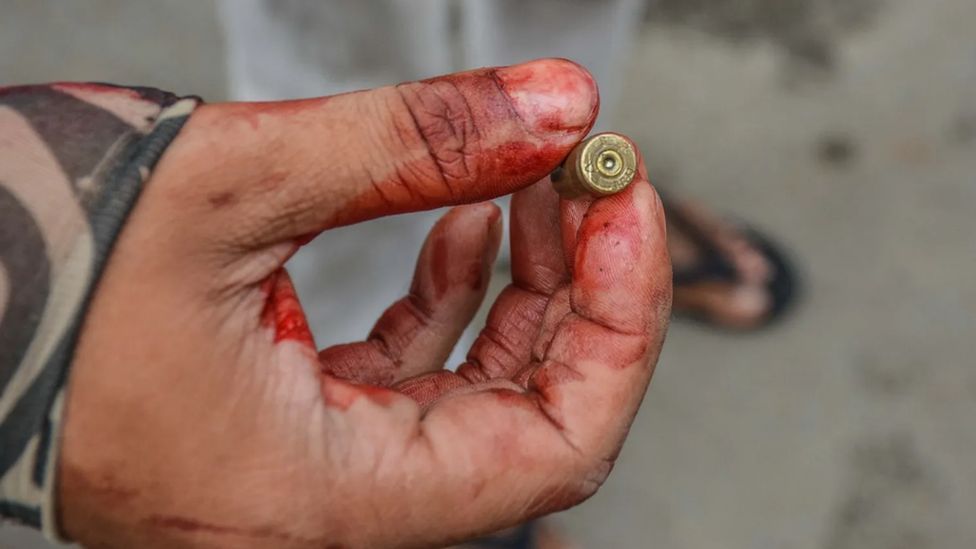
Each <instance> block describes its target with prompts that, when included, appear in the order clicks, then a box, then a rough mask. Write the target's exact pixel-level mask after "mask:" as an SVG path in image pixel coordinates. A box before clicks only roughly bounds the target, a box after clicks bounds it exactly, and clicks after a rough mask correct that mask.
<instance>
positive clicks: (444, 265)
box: [430, 236, 451, 297]
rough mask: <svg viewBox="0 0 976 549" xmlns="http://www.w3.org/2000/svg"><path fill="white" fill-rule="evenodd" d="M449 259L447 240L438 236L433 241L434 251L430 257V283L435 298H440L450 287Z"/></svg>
mask: <svg viewBox="0 0 976 549" xmlns="http://www.w3.org/2000/svg"><path fill="white" fill-rule="evenodd" d="M449 261H450V257H448V252H447V238H445V237H443V236H438V237H437V239H436V240H435V241H434V251H433V255H432V257H431V273H430V274H431V281H432V282H433V283H434V293H435V296H436V297H441V296H443V295H444V294H445V293H447V290H449V289H450V286H451V276H450V273H449V272H448V269H450V268H451V266H450V265H449Z"/></svg>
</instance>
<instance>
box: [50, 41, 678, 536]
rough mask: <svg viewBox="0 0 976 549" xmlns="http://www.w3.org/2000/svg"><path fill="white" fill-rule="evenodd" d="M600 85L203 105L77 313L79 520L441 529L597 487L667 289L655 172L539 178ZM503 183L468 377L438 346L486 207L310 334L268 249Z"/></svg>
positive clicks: (562, 75) (392, 532) (451, 319)
mask: <svg viewBox="0 0 976 549" xmlns="http://www.w3.org/2000/svg"><path fill="white" fill-rule="evenodd" d="M597 104H598V99H597V94H596V89H595V86H594V84H593V82H592V80H591V78H590V77H589V75H588V74H586V73H585V72H584V71H582V70H581V69H580V68H579V67H577V66H576V65H573V64H571V63H569V62H566V61H559V60H548V61H539V62H534V63H530V64H526V65H520V66H515V67H509V68H504V69H486V70H479V71H474V72H469V73H463V74H457V75H452V76H447V77H442V78H437V79H433V80H429V81H425V82H417V83H411V84H403V85H400V86H397V87H388V88H381V89H377V90H372V91H366V92H359V93H352V94H346V95H340V96H336V97H329V98H322V99H310V100H302V101H290V102H281V103H225V104H213V105H206V106H203V107H201V108H200V109H198V111H197V112H196V113H194V115H193V116H192V117H191V119H190V121H189V122H188V124H187V125H186V127H185V128H184V129H183V131H182V133H181V134H180V136H179V137H178V138H177V140H176V141H175V142H174V144H173V145H172V146H171V148H170V149H169V150H168V151H167V152H166V154H165V155H164V157H163V159H162V160H161V162H160V163H159V165H158V166H157V169H156V171H155V173H154V175H153V177H152V180H151V181H150V182H149V184H148V185H147V188H146V190H145V191H144V193H143V196H142V197H141V199H140V201H139V203H138V204H137V205H136V208H135V210H134V212H133V214H132V216H131V218H130V220H129V222H128V224H127V226H126V227H125V230H124V231H123V233H122V235H121V237H120V239H119V240H118V242H117V244H116V248H115V251H114V252H113V255H112V257H111V259H110V261H109V265H108V268H107V270H106V272H105V275H104V277H103V278H102V280H101V281H100V284H99V287H98V290H97V293H96V295H95V299H94V302H93V304H92V307H91V309H90V310H89V313H88V315H87V317H86V321H85V327H84V330H83V333H82V337H81V342H80V344H79V347H78V349H77V353H76V358H75V361H74V365H73V367H72V371H71V378H70V387H69V395H68V400H67V404H66V406H67V408H66V419H65V427H64V437H63V441H62V450H61V456H60V467H59V498H60V499H59V503H60V509H61V524H62V527H63V529H64V531H65V532H66V534H68V535H69V536H70V537H72V538H73V539H76V540H78V541H80V542H82V543H85V544H86V545H88V544H90V545H97V546H104V545H107V546H117V547H172V546H184V545H192V546H218V547H317V548H325V547H333V548H335V547H413V546H429V545H435V544H443V543H447V542H450V541H454V540H459V539H463V538H466V537H470V536H473V535H476V534H481V533H485V532H488V531H492V530H496V529H499V528H502V527H505V526H509V525H512V524H515V523H517V522H519V521H523V520H525V519H527V518H530V517H533V516H538V515H542V514H545V513H548V512H551V511H555V510H559V509H563V508H566V507H569V506H571V505H574V504H576V503H578V502H580V501H582V500H583V499H585V498H587V497H588V496H590V495H591V494H593V493H594V491H595V490H596V489H597V487H599V486H600V484H601V483H602V482H603V481H604V479H605V478H606V476H607V474H608V473H609V472H610V469H611V467H612V465H613V462H614V459H615V458H616V456H617V453H618V452H619V450H620V446H621V444H622V442H623V439H624V437H625V435H626V432H627V429H628V427H629V425H630V423H631V421H632V419H633V417H634V414H635V413H636V411H637V407H638V405H639V403H640V400H641V398H642V396H643V395H644V391H645V389H646V387H647V384H648V382H649V380H650V377H651V372H652V370H653V367H654V364H655V362H656V361H657V357H658V353H659V351H660V348H661V344H662V341H663V338H664V332H665V329H666V325H667V318H668V314H669V309H670V296H671V272H670V263H669V260H668V255H667V251H666V245H665V234H664V232H665V231H664V218H663V214H662V209H661V204H660V202H659V200H658V198H657V195H656V194H655V192H654V190H653V189H652V188H651V186H650V185H649V184H647V183H646V175H645V174H644V173H643V169H642V170H641V175H640V176H639V180H638V181H637V182H635V183H634V184H633V185H631V186H630V187H629V188H628V189H627V190H625V191H623V192H621V193H619V194H617V195H613V196H610V197H606V198H601V199H598V200H593V199H581V200H576V201H572V202H567V201H562V202H561V201H560V200H559V199H558V197H557V196H556V194H555V193H554V192H553V190H552V189H551V187H550V186H549V183H548V180H547V179H544V180H543V181H542V182H541V183H539V184H537V185H534V186H529V185H530V184H531V183H533V182H535V181H538V180H540V179H543V178H546V175H547V174H548V173H549V172H550V171H551V170H552V169H553V168H554V167H555V166H556V165H557V164H558V163H559V162H560V161H561V160H562V159H563V158H564V157H565V156H566V155H567V154H568V152H569V151H570V149H571V148H572V147H573V146H574V145H576V144H577V143H578V142H579V141H580V140H581V139H582V138H583V137H584V136H585V135H586V133H587V132H588V131H589V128H590V127H591V125H592V123H593V120H594V118H595V116H596V112H597ZM520 189H521V190H520ZM515 191H518V192H516V194H515V197H514V199H513V202H512V220H511V223H512V255H513V257H512V284H511V285H510V286H509V287H508V288H507V289H506V290H504V291H503V292H502V294H501V295H500V296H499V298H498V300H497V301H496V302H495V304H494V306H493V307H492V310H491V313H490V315H489V318H488V323H487V326H486V327H485V328H484V330H483V331H482V333H481V336H480V337H479V338H478V340H477V341H476V343H475V344H474V346H473V347H472V348H471V351H470V354H469V359H468V361H467V362H466V363H465V364H464V365H462V366H461V367H460V368H459V369H458V370H457V372H456V373H453V372H450V371H448V370H445V369H444V366H445V365H444V361H445V360H446V357H447V356H448V354H449V351H450V349H451V347H452V346H453V345H454V343H455V341H456V339H457V337H458V335H459V334H460V333H461V331H462V330H463V328H464V326H465V325H466V324H467V323H468V322H469V321H470V319H471V317H472V315H473V314H474V311H475V310H476V309H477V306H478V303H479V302H480V300H481V298H482V297H483V295H484V292H485V287H486V282H487V277H488V273H489V272H490V266H491V263H492V261H493V260H494V256H495V253H496V249H497V246H498V243H499V238H500V230H501V225H500V219H499V217H500V216H499V211H498V209H497V208H496V207H495V206H493V205H491V204H488V203H481V204H474V205H469V206H459V207H456V208H454V209H452V210H450V211H449V212H448V213H447V214H446V215H445V216H444V218H443V219H442V220H441V221H440V222H439V223H438V224H437V225H436V226H435V227H434V229H433V230H432V231H431V233H430V236H429V237H428V239H427V242H426V244H425V245H424V247H423V250H422V251H421V253H420V258H419V261H418V264H417V269H416V272H415V273H414V282H413V285H412V287H411V291H410V293H409V295H408V296H406V297H405V298H404V299H403V300H401V301H399V302H397V303H395V304H393V305H392V306H391V307H390V309H389V310H388V311H387V312H386V313H385V314H384V315H383V316H382V317H381V318H380V319H379V321H378V323H377V325H376V327H375V329H374V331H373V332H372V334H371V335H370V336H369V338H368V339H367V340H365V341H363V342H359V343H351V344H347V345H340V346H336V347H332V348H329V349H325V350H324V351H321V352H318V351H317V349H316V347H315V345H314V342H313V338H312V334H311V333H310V332H309V330H308V327H307V325H306V322H305V317H304V314H303V313H302V310H301V307H300V305H299V303H298V300H297V298H296V296H295V293H294V290H293V289H292V286H291V283H290V281H289V279H288V275H287V273H286V272H285V271H284V269H283V268H282V265H283V264H284V262H285V261H286V260H287V259H288V257H290V256H291V255H292V254H293V253H294V252H295V251H296V250H297V248H298V247H299V246H300V245H301V244H302V243H304V242H307V241H308V239H310V238H312V237H314V236H316V235H318V234H319V233H322V232H323V231H327V230H329V229H331V228H334V227H337V226H340V225H348V224H352V223H358V222H362V221H367V220H369V219H372V218H376V217H379V216H384V215H390V214H394V213H400V212H408V211H415V210H421V209H429V208H435V207H439V206H445V205H451V204H464V203H474V202H478V201H481V200H485V199H489V198H492V197H496V196H500V195H504V194H507V193H511V192H515ZM322 238H328V235H327V234H326V235H323V236H322ZM364 253H368V250H364ZM337 314H341V312H337Z"/></svg>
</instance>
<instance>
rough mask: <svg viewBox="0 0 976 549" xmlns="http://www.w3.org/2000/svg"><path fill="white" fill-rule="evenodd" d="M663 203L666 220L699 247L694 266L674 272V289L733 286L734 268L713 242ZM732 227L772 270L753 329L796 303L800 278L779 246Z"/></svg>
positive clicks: (745, 228) (749, 230)
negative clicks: (763, 309) (764, 306)
mask: <svg viewBox="0 0 976 549" xmlns="http://www.w3.org/2000/svg"><path fill="white" fill-rule="evenodd" d="M663 202H664V204H665V211H666V213H667V216H668V221H669V222H670V223H671V224H672V225H674V226H675V227H676V228H677V229H678V230H680V231H681V232H682V233H684V234H685V235H687V237H688V239H689V240H691V241H692V242H693V243H694V244H695V246H697V247H698V249H699V253H700V255H701V257H700V259H699V261H698V263H697V264H696V265H695V267H693V268H690V269H683V270H675V271H674V274H673V277H674V285H675V286H676V287H677V286H681V285H688V284H695V283H699V282H706V281H712V282H729V283H733V284H734V283H736V282H738V281H739V277H738V273H737V272H736V269H735V266H734V265H733V264H732V262H731V261H730V260H729V259H728V258H727V257H726V256H725V254H723V253H722V252H721V251H720V250H719V249H718V247H717V246H716V245H715V243H714V242H713V241H712V239H711V238H709V237H708V236H707V235H705V234H703V233H702V231H701V230H699V228H698V226H697V225H696V224H695V223H694V222H693V221H692V220H690V219H688V217H687V216H686V215H685V214H684V213H683V212H682V210H681V208H675V207H672V205H671V204H672V203H670V202H668V201H667V200H663ZM735 225H736V227H737V230H738V231H740V233H741V234H742V236H743V237H744V238H745V239H746V241H747V242H749V244H750V245H751V246H752V247H753V248H754V249H755V250H756V251H758V252H759V253H760V254H762V256H763V258H765V260H766V262H767V264H768V265H769V266H770V269H771V270H772V276H771V277H770V279H769V281H768V282H767V283H766V291H768V292H769V296H770V298H771V304H770V308H769V311H768V312H767V313H766V315H765V317H764V318H763V320H762V322H761V323H760V324H759V325H758V326H756V328H762V327H766V326H769V325H771V324H773V323H775V322H776V321H778V320H780V319H781V318H783V316H784V314H785V313H786V312H787V311H788V310H789V309H790V308H791V306H792V305H793V304H794V303H795V302H796V300H797V298H798V296H799V290H800V284H799V278H798V276H797V273H796V269H795V268H794V266H793V262H792V261H790V259H789V257H788V256H787V254H786V253H785V252H784V251H783V249H782V247H780V246H779V245H777V244H775V243H774V242H773V241H772V240H771V239H770V238H769V237H768V236H766V235H764V234H763V233H761V232H760V231H758V230H757V229H755V228H753V227H750V226H749V225H746V224H743V223H738V224H735ZM681 316H686V317H689V318H692V319H694V320H697V321H700V322H703V323H706V324H709V325H711V326H715V325H716V323H715V322H712V321H711V320H710V319H708V318H707V317H705V316H704V315H696V314H692V313H682V315H681ZM723 327H725V326H723Z"/></svg>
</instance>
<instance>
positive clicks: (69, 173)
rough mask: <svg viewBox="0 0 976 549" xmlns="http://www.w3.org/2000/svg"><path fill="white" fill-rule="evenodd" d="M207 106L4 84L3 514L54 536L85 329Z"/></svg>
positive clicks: (0, 99) (0, 141) (142, 91)
mask: <svg viewBox="0 0 976 549" xmlns="http://www.w3.org/2000/svg"><path fill="white" fill-rule="evenodd" d="M197 103H198V99H196V98H192V97H189V98H178V97H175V96H173V95H170V94H168V93H165V92H161V91H159V90H154V89H148V88H123V87H117V86H110V85H103V84H50V85H42V86H21V87H13V88H2V87H0V515H2V516H3V517H7V518H11V519H14V520H17V521H20V522H23V523H26V524H28V525H32V526H34V527H37V528H42V529H43V530H44V532H45V534H46V535H48V537H50V538H52V539H57V538H58V532H57V524H56V516H55V502H54V495H55V490H54V485H55V480H56V479H55V471H56V469H57V467H56V460H57V453H58V438H59V424H60V420H61V404H62V400H63V398H64V389H65V386H66V380H67V376H68V369H69V366H70V363H71V357H72V352H73V349H74V345H75V340H76V338H77V336H78V331H79V328H80V324H81V321H82V319H83V317H84V313H85V309H86V307H87V303H88V301H89V299H90V297H91V294H92V290H93V288H94V285H95V283H96V282H97V281H98V278H99V276H100V274H101V272H102V269H103V267H104V265H105V261H106V259H107V258H108V255H109V253H110V252H111V249H112V244H113V243H114V241H115V239H116V237H117V236H118V234H119V232H120V231H121V229H122V225H123V224H124V223H125V219H126V216H127V215H128V213H129V211H130V210H131V209H132V206H133V205H134V204H135V201H136V199H137V198H138V196H139V192H140V191H141V189H142V186H143V185H144V184H145V182H146V180H147V179H148V177H149V173H150V171H151V170H152V168H153V166H154V165H155V163H156V161H157V160H158V159H159V158H160V156H161V155H162V153H163V151H164V150H165V149H166V147H167V146H168V145H169V143H170V142H171V141H172V140H173V138H174V137H175V136H176V134H177V132H179V130H180V128H181V127H182V125H183V123H184V122H185V121H186V119H187V117H188V116H189V114H190V112H191V111H192V110H193V108H194V107H195V106H196V105H197Z"/></svg>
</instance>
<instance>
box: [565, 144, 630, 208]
mask: <svg viewBox="0 0 976 549" xmlns="http://www.w3.org/2000/svg"><path fill="white" fill-rule="evenodd" d="M635 175H637V151H635V150H634V146H633V145H632V144H631V143H630V141H628V140H627V139H626V138H625V137H623V136H622V135H619V134H616V133H601V134H597V135H594V136H592V137H590V138H588V139H587V140H586V141H583V142H582V143H580V144H579V145H577V146H576V148H574V149H573V151H572V152H571V153H569V156H568V157H566V160H565V161H564V162H563V165H562V166H560V167H559V168H557V169H556V171H554V172H553V173H552V185H553V187H555V188H556V191H557V192H559V194H560V195H561V196H563V197H564V198H576V197H579V196H583V195H584V194H590V195H593V196H608V195H611V194H615V193H618V192H620V191H622V190H624V189H626V188H627V185H630V183H631V182H632V181H633V180H634V176H635Z"/></svg>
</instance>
